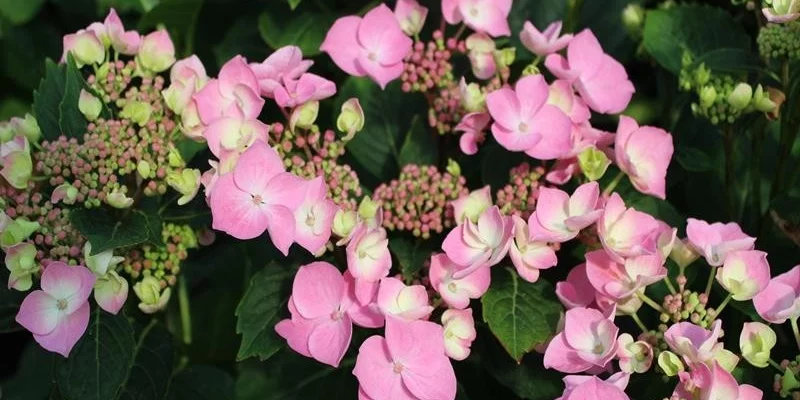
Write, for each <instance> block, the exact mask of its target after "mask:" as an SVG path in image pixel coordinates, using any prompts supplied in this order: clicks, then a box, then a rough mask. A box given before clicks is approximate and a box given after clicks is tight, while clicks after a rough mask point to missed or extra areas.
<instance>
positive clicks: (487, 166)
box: [468, 140, 529, 189]
mask: <svg viewBox="0 0 800 400" xmlns="http://www.w3.org/2000/svg"><path fill="white" fill-rule="evenodd" d="M480 153H482V154H483V161H482V163H481V179H482V180H483V183H484V184H486V185H490V186H491V187H492V188H493V189H499V188H501V187H503V186H504V185H505V184H507V183H508V172H509V170H510V169H511V168H514V167H516V166H517V165H520V164H521V163H522V162H524V161H526V160H529V158H528V157H527V156H526V155H525V153H521V152H509V151H508V150H506V149H504V148H503V147H501V146H500V145H499V144H497V142H495V141H494V140H491V141H489V142H488V143H487V144H486V145H485V146H484V147H483V148H482V149H481V151H480ZM468 160H469V159H468Z"/></svg>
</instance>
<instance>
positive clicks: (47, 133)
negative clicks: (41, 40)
mask: <svg viewBox="0 0 800 400" xmlns="http://www.w3.org/2000/svg"><path fill="white" fill-rule="evenodd" d="M45 70H46V72H45V76H44V79H42V82H41V83H40V84H39V90H37V91H35V92H34V93H33V113H34V115H35V116H36V122H38V123H39V128H40V129H41V130H42V137H43V138H44V139H46V140H54V139H56V138H58V137H59V136H60V135H61V127H60V125H59V119H60V113H59V105H60V104H61V99H62V98H63V97H64V86H65V78H64V71H65V70H66V67H65V66H64V65H58V64H56V63H54V62H53V61H52V60H49V59H48V60H47V61H46V67H45Z"/></svg>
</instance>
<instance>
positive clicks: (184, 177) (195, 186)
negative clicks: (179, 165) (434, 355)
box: [167, 168, 200, 206]
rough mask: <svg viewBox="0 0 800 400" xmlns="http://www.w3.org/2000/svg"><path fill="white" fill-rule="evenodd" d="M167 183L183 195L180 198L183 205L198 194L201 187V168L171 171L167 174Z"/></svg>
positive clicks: (179, 203) (179, 202)
mask: <svg viewBox="0 0 800 400" xmlns="http://www.w3.org/2000/svg"><path fill="white" fill-rule="evenodd" d="M167 185H169V186H170V187H171V188H173V189H175V191H177V192H178V193H180V194H181V195H182V196H181V197H180V198H179V199H178V205H179V206H182V205H184V204H186V203H188V202H190V201H192V199H193V198H194V197H195V196H196V195H197V191H198V190H199V189H200V170H199V169H193V168H185V169H183V170H181V171H171V172H170V173H169V174H167Z"/></svg>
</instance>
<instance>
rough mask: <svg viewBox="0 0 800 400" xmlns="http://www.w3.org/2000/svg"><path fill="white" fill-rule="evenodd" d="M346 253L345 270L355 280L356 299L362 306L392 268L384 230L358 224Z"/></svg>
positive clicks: (387, 240)
mask: <svg viewBox="0 0 800 400" xmlns="http://www.w3.org/2000/svg"><path fill="white" fill-rule="evenodd" d="M346 253H347V270H348V271H350V273H351V274H352V275H353V278H355V280H356V297H357V298H358V299H359V301H360V302H361V304H364V303H366V302H368V301H369V300H370V299H371V298H372V295H373V293H374V292H377V290H378V282H379V281H380V280H381V278H384V277H386V276H387V275H389V269H390V268H391V267H392V255H391V253H389V239H387V238H386V230H384V229H383V228H380V227H378V228H373V229H370V228H367V226H366V225H364V224H363V223H362V224H360V225H359V226H358V227H357V228H355V231H354V232H353V235H352V239H351V240H350V242H349V243H348V244H347V248H346Z"/></svg>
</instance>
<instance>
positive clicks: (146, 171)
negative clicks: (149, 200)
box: [136, 160, 153, 179]
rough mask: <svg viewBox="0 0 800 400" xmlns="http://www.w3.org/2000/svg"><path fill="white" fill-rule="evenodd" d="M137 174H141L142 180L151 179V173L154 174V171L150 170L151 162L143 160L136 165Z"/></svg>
mask: <svg viewBox="0 0 800 400" xmlns="http://www.w3.org/2000/svg"><path fill="white" fill-rule="evenodd" d="M136 172H138V173H139V176H141V177H142V179H148V178H150V173H152V172H153V170H152V169H151V168H150V163H149V162H147V161H145V160H141V161H139V163H138V164H136Z"/></svg>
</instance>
